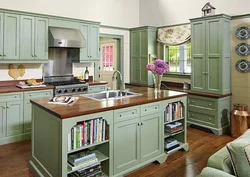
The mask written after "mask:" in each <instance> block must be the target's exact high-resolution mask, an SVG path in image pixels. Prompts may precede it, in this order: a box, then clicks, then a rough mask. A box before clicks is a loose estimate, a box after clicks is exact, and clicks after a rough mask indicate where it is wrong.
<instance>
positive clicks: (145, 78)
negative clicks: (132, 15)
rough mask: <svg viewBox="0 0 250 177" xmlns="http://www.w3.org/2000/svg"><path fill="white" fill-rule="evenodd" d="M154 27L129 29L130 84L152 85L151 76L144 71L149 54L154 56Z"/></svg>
mask: <svg viewBox="0 0 250 177" xmlns="http://www.w3.org/2000/svg"><path fill="white" fill-rule="evenodd" d="M156 30H157V28H155V27H148V26H147V27H139V28H133V29H130V82H131V83H136V84H145V85H153V76H152V73H151V72H148V71H147V70H146V65H147V64H148V63H149V54H156Z"/></svg>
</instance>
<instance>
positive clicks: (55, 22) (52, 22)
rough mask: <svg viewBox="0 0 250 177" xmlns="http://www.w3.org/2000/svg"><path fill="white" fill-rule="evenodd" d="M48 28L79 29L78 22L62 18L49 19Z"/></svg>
mask: <svg viewBox="0 0 250 177" xmlns="http://www.w3.org/2000/svg"><path fill="white" fill-rule="evenodd" d="M49 26H53V27H60V28H73V29H79V22H78V21H77V20H69V19H63V18H49Z"/></svg>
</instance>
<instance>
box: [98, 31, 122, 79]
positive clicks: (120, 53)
mask: <svg viewBox="0 0 250 177" xmlns="http://www.w3.org/2000/svg"><path fill="white" fill-rule="evenodd" d="M99 37H103V38H109V39H118V40H119V43H120V44H119V45H117V47H118V48H119V54H118V55H117V56H118V57H119V58H120V60H117V62H118V63H119V64H118V66H117V70H119V71H120V72H121V74H122V77H123V78H122V79H123V82H124V36H123V35H115V34H104V33H100V35H99ZM99 44H100V42H99ZM98 66H99V64H98ZM95 70H96V71H95V72H96V73H98V72H99V67H98V68H96V69H95ZM97 76H98V74H97ZM98 79H99V76H98Z"/></svg>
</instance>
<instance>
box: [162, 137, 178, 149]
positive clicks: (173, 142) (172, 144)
mask: <svg viewBox="0 0 250 177" xmlns="http://www.w3.org/2000/svg"><path fill="white" fill-rule="evenodd" d="M164 144H165V149H166V150H170V149H171V148H175V147H178V146H180V143H179V141H177V140H175V139H171V138H169V139H166V140H165V142H164Z"/></svg>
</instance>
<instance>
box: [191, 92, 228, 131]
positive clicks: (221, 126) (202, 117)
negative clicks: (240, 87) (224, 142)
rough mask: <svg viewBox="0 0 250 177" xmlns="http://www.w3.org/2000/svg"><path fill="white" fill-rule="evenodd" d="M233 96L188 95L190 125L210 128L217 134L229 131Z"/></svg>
mask: <svg viewBox="0 0 250 177" xmlns="http://www.w3.org/2000/svg"><path fill="white" fill-rule="evenodd" d="M230 102H231V97H230V96H228V97H224V98H218V99H217V98H208V97H203V96H195V95H189V96H188V115H187V120H188V125H192V124H193V125H198V126H201V127H204V128H208V129H210V130H211V131H212V132H213V133H214V134H216V135H222V134H225V133H228V131H229V128H230V124H229V119H230V118H229V117H228V116H229V111H230Z"/></svg>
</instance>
